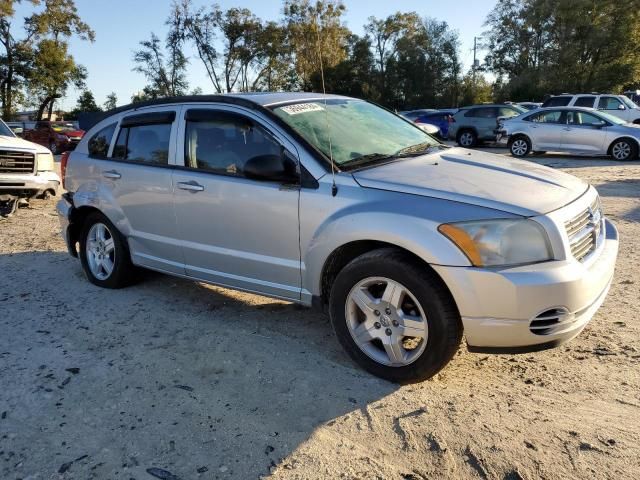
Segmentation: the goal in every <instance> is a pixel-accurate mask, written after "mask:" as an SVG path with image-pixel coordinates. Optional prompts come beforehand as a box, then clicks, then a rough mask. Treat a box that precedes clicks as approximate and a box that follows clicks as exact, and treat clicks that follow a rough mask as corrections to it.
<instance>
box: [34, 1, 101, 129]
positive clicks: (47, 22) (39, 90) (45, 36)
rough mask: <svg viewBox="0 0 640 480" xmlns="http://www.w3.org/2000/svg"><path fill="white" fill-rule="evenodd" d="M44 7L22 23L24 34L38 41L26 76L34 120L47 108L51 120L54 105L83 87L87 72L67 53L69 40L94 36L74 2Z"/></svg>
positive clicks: (91, 39)
mask: <svg viewBox="0 0 640 480" xmlns="http://www.w3.org/2000/svg"><path fill="white" fill-rule="evenodd" d="M44 7H45V8H44V10H43V11H42V12H40V13H34V14H33V15H31V16H30V17H29V18H27V19H26V20H25V23H26V29H27V31H28V32H29V34H30V35H33V37H34V38H36V39H37V40H38V42H37V45H36V47H35V54H34V57H35V58H34V68H33V72H32V74H31V75H30V77H29V90H30V91H31V92H34V93H35V94H36V95H37V96H38V97H37V98H39V108H38V117H37V118H42V115H43V113H44V110H45V109H47V107H48V118H51V113H52V110H53V103H54V102H55V100H56V99H58V98H60V97H61V96H63V95H64V94H65V93H66V91H67V89H68V87H69V86H71V85H75V86H76V87H77V88H82V87H83V86H84V80H85V79H86V76H87V73H86V69H85V68H84V67H82V66H80V65H76V63H75V61H74V59H73V57H72V56H71V55H70V54H69V53H68V47H69V43H68V39H69V38H71V37H72V36H77V37H79V38H80V39H81V40H87V41H91V42H93V41H94V40H95V33H94V32H93V30H91V28H90V27H89V25H87V24H86V23H85V22H83V21H82V19H81V18H80V16H79V15H78V10H77V8H76V6H75V2H74V1H73V0H44Z"/></svg>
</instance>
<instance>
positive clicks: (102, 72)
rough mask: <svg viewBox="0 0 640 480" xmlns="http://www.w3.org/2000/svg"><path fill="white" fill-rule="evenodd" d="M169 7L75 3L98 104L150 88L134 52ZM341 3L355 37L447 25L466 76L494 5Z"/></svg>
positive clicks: (197, 70)
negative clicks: (391, 26) (409, 17)
mask: <svg viewBox="0 0 640 480" xmlns="http://www.w3.org/2000/svg"><path fill="white" fill-rule="evenodd" d="M171 3H172V2H171V0H76V6H77V8H78V12H79V14H80V16H81V17H82V19H83V20H84V21H85V22H86V23H88V24H89V25H90V26H91V28H93V30H94V31H95V33H96V40H95V42H94V43H89V42H85V41H81V40H79V39H77V38H73V39H72V40H71V46H70V53H71V54H72V55H73V56H74V58H75V60H76V62H77V63H80V64H82V65H84V66H85V67H87V70H88V74H89V76H88V79H87V87H88V89H89V90H91V91H92V92H93V94H94V96H95V98H96V102H97V103H98V104H102V103H104V101H105V100H106V96H107V95H108V94H109V93H111V92H115V93H116V95H117V97H118V104H119V105H123V104H126V103H129V101H130V99H131V95H132V94H134V93H135V92H137V91H140V90H141V89H142V88H143V87H144V86H145V85H146V80H145V78H144V76H143V75H142V74H140V73H137V72H134V71H132V69H133V66H134V65H133V60H132V57H133V52H134V51H135V50H136V49H137V48H138V43H139V42H140V41H141V40H145V39H147V38H148V37H149V35H150V33H151V32H152V31H153V32H155V33H156V34H157V35H158V36H159V37H160V38H164V36H165V33H166V30H167V28H166V26H165V25H164V22H165V20H166V17H167V15H168V13H169V8H170V5H171ZM212 3H213V1H212V0H194V4H195V5H196V6H201V5H202V6H208V5H211V4H212ZM217 3H218V4H219V5H220V6H221V7H222V8H223V9H228V8H231V7H238V6H239V7H244V8H248V9H250V10H251V11H252V12H253V13H254V14H256V15H257V16H258V17H260V18H262V19H263V20H277V19H279V18H281V16H282V1H281V0H245V1H244V2H242V3H237V2H234V1H231V0H218V1H217ZM343 3H344V4H345V6H346V7H347V12H346V15H345V17H344V20H345V22H346V24H347V26H348V27H349V28H350V29H351V30H352V31H353V32H354V33H356V34H363V33H364V31H363V30H364V29H363V26H364V24H365V23H367V18H368V17H370V16H372V15H373V16H375V17H378V18H384V17H386V16H388V15H391V14H393V13H395V12H396V11H402V12H411V11H415V12H417V13H418V14H419V15H421V16H423V17H427V16H428V17H432V18H435V19H437V20H440V21H446V22H447V23H448V24H449V25H450V26H451V27H452V28H453V29H454V30H456V31H457V32H458V34H459V36H460V42H461V48H460V54H461V59H462V62H463V65H464V68H465V70H466V69H468V68H469V67H470V66H471V64H472V62H473V37H474V36H480V35H482V32H483V31H484V30H485V28H484V26H483V24H484V21H485V19H486V17H487V14H488V13H489V11H490V10H491V9H492V8H493V6H494V5H495V3H496V1H495V0H457V1H456V2H449V1H447V0H396V1H393V0H343ZM31 11H33V7H32V6H30V5H29V4H28V2H23V3H22V5H19V6H18V8H17V9H16V19H18V18H22V17H25V16H27V15H29V14H30V13H31ZM16 23H19V22H16ZM16 33H17V31H16ZM478 56H479V58H482V57H483V52H479V55H478ZM199 62H200V60H199V59H198V58H196V57H195V56H194V55H193V52H190V64H189V67H188V79H189V86H190V89H193V88H196V87H200V88H201V89H202V91H203V93H213V89H212V86H211V83H210V81H209V80H208V78H207V77H206V73H205V70H204V67H202V66H201V65H200V63H199ZM78 93H79V92H77V91H75V90H74V89H70V90H69V92H67V96H66V97H65V98H64V99H62V100H61V105H56V108H62V109H71V108H73V106H74V105H75V103H76V98H77V96H78Z"/></svg>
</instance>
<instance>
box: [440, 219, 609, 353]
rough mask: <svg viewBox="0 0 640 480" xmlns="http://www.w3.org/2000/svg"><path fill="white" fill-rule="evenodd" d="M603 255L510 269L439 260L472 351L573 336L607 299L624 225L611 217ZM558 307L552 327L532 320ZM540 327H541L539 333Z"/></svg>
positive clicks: (519, 347) (532, 346)
mask: <svg viewBox="0 0 640 480" xmlns="http://www.w3.org/2000/svg"><path fill="white" fill-rule="evenodd" d="M605 228H606V237H605V241H604V242H603V245H602V246H601V248H600V251H599V252H598V255H597V256H594V258H592V259H590V261H588V262H586V263H580V262H578V261H576V260H574V259H573V258H571V259H568V260H563V261H553V262H545V263H539V264H534V265H527V266H521V267H514V268H507V269H489V268H486V269H483V268H473V267H445V266H433V268H434V269H435V270H436V271H437V272H438V274H439V275H440V276H441V277H442V279H443V280H444V282H445V283H446V284H447V286H449V289H450V290H451V293H452V295H453V297H454V299H455V301H456V304H457V306H458V309H459V311H460V315H461V317H462V323H463V325H464V333H465V336H466V339H467V343H468V345H469V349H470V350H472V351H490V352H504V353H511V352H525V351H535V350H541V349H545V348H550V347H554V346H557V345H559V344H562V343H564V342H567V341H569V340H571V339H572V338H573V337H575V336H576V335H578V334H579V333H580V332H581V331H582V329H583V328H584V327H585V326H586V324H587V323H588V322H589V320H591V318H592V317H593V315H594V314H595V312H596V311H597V310H598V308H599V307H600V305H601V304H602V302H603V301H604V299H605V297H606V295H607V292H608V290H609V286H610V285H611V280H612V278H613V272H614V268H615V263H616V258H617V255H618V231H617V229H616V227H615V226H614V225H613V224H612V223H611V222H609V221H608V220H607V221H606V227H605ZM550 311H558V312H560V313H561V314H559V315H558V322H557V323H556V324H552V325H550V328H548V329H542V330H541V329H535V328H533V329H532V328H531V327H532V325H535V323H534V324H532V322H534V321H536V320H537V321H538V322H539V321H540V320H538V319H539V318H543V317H545V318H546V317H548V316H549V314H548V312H550ZM534 332H535V333H534Z"/></svg>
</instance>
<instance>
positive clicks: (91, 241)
mask: <svg viewBox="0 0 640 480" xmlns="http://www.w3.org/2000/svg"><path fill="white" fill-rule="evenodd" d="M80 262H81V263H82V269H83V270H84V273H85V275H86V276H87V279H88V280H89V281H90V282H91V283H93V284H94V285H98V286H100V287H104V288H122V287H124V286H126V285H128V284H129V283H131V281H132V280H133V275H134V273H135V271H134V267H133V265H132V263H131V256H130V255H129V249H128V248H127V245H126V243H125V240H124V238H123V237H122V235H121V234H120V232H118V230H117V229H116V227H115V225H113V223H111V221H109V219H108V218H107V217H105V216H104V215H103V214H102V213H99V212H96V213H92V214H91V215H89V216H88V217H87V219H86V221H85V223H84V225H83V228H82V233H81V234H80Z"/></svg>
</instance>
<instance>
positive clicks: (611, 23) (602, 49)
mask: <svg viewBox="0 0 640 480" xmlns="http://www.w3.org/2000/svg"><path fill="white" fill-rule="evenodd" d="M637 6H638V5H637V0H599V1H598V2H594V1H593V0H567V1H563V2H551V1H548V0H499V1H498V4H497V5H496V7H495V8H494V9H493V11H492V12H491V13H490V14H489V16H488V18H487V21H486V25H487V27H488V28H489V30H488V32H487V33H486V36H487V38H488V40H489V41H488V47H489V50H490V51H491V54H490V55H488V56H487V58H486V63H487V67H488V69H489V70H490V71H492V72H494V73H495V74H497V75H502V76H504V77H505V82H506V83H505V86H504V89H505V90H506V91H507V92H509V94H510V97H511V99H512V100H530V99H541V98H542V97H543V95H545V94H547V93H553V92H561V91H576V92H585V91H587V92H588V91H619V90H621V89H622V88H623V87H624V86H625V85H630V84H633V83H634V82H638V81H640V63H639V62H638V61H637V58H638V56H640V10H638V8H637Z"/></svg>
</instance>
